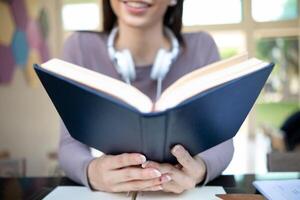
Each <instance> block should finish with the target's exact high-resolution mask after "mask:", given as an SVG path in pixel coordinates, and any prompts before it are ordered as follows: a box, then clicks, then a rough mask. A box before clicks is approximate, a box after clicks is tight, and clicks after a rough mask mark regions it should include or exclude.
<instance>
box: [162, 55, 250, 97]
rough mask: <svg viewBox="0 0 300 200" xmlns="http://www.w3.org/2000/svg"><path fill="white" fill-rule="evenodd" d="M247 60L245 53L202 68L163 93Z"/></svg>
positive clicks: (187, 75)
mask: <svg viewBox="0 0 300 200" xmlns="http://www.w3.org/2000/svg"><path fill="white" fill-rule="evenodd" d="M247 59H248V53H247V52H244V53H241V54H239V55H236V56H233V57H231V58H228V59H225V60H220V61H218V62H214V63H212V64H210V65H207V66H204V67H201V68H199V69H197V70H194V71H192V72H190V73H188V74H186V75H184V76H183V77H181V78H179V79H178V80H177V81H175V82H174V83H173V84H171V85H170V86H169V87H168V88H167V89H166V90H165V91H164V92H163V93H168V92H172V91H173V90H176V88H177V87H180V86H181V85H182V84H184V83H186V82H189V81H191V80H193V79H195V78H198V77H199V76H205V75H206V74H210V73H213V72H217V71H220V70H222V69H225V68H228V67H231V66H233V65H237V64H239V63H241V62H245V61H246V60H247Z"/></svg>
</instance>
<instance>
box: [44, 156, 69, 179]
mask: <svg viewBox="0 0 300 200" xmlns="http://www.w3.org/2000/svg"><path fill="white" fill-rule="evenodd" d="M47 158H48V164H47V166H48V169H47V172H48V176H50V177H62V176H64V175H65V174H64V172H63V170H62V169H61V168H60V166H59V164H58V153H57V152H56V151H52V152H49V153H48V155H47Z"/></svg>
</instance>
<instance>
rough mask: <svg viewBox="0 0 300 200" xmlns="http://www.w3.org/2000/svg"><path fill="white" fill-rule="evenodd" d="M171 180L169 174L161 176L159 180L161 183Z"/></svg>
mask: <svg viewBox="0 0 300 200" xmlns="http://www.w3.org/2000/svg"><path fill="white" fill-rule="evenodd" d="M171 180H172V178H171V176H169V175H166V176H163V177H162V178H161V182H162V183H166V182H169V181H171Z"/></svg>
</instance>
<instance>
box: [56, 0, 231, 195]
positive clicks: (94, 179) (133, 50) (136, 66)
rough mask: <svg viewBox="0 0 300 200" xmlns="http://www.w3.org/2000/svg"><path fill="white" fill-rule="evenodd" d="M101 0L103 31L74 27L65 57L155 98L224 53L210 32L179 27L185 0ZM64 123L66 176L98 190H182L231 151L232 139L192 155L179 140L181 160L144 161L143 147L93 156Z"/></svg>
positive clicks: (220, 165)
mask: <svg viewBox="0 0 300 200" xmlns="http://www.w3.org/2000/svg"><path fill="white" fill-rule="evenodd" d="M103 3H104V5H103V12H104V32H103V33H92V32H77V33H75V34H73V35H72V36H71V37H70V38H69V39H68V40H67V41H66V43H65V47H64V59H65V60H66V61H69V62H73V63H75V64H77V65H81V66H85V67H88V68H89V69H92V70H95V71H97V72H100V73H103V74H106V75H109V76H111V77H113V78H116V79H120V80H122V81H126V82H128V83H130V84H132V85H133V86H135V87H137V88H138V89H140V90H141V91H143V92H144V93H145V94H147V95H148V96H149V97H151V98H152V100H155V98H156V97H157V96H158V95H159V94H160V89H162V90H163V89H165V88H166V87H168V86H169V85H170V84H171V83H173V82H174V81H176V80H177V79H178V78H180V77H181V76H183V75H184V74H186V73H188V72H190V71H192V70H195V69H197V68H199V67H202V66H205V65H207V64H209V63H212V62H215V61H217V60H219V54H218V50H217V47H216V45H215V43H214V41H213V39H212V38H211V37H210V36H209V35H208V34H206V33H204V32H199V33H186V34H181V32H180V31H181V26H182V22H181V18H182V9H183V0H178V1H176V0H105V1H103ZM162 51H163V52H162ZM158 54H159V55H158ZM157 63H158V64H157ZM154 65H155V67H156V68H157V69H153V67H154ZM124 66H125V67H126V68H125V71H124V69H122V68H123V67H124ZM120 68H121V69H120ZM155 70H156V71H157V70H158V72H154V71H155ZM162 71H163V72H162ZM155 73H156V74H158V76H159V77H155ZM153 74H154V75H153ZM159 74H160V75H159ZM203 114H204V115H205V113H203ZM62 127H63V128H62V133H61V139H60V148H59V161H60V164H61V167H62V168H63V170H64V171H65V172H66V174H67V176H68V177H70V178H71V179H73V180H74V181H76V182H78V183H81V184H84V185H86V186H88V187H91V188H92V189H94V190H101V191H108V192H121V191H137V190H139V191H158V190H163V191H166V192H173V193H181V192H183V191H185V190H187V189H190V188H193V187H195V185H196V184H199V183H200V184H206V183H207V182H208V181H210V180H212V179H214V178H215V177H216V176H218V175H220V174H221V172H222V171H223V170H224V169H225V168H226V167H227V165H228V164H229V162H230V161H231V159H232V156H233V144H232V140H229V141H226V142H224V143H222V144H219V145H217V146H215V147H213V148H211V149H209V150H207V151H205V152H203V153H201V154H199V155H196V156H194V157H192V156H191V155H190V154H189V152H188V151H187V150H186V149H185V148H184V147H183V146H180V145H176V146H175V147H174V148H173V149H172V150H171V153H172V154H173V155H174V156H175V157H176V159H177V161H178V164H177V165H175V166H173V165H171V164H168V163H156V162H152V161H146V158H145V156H144V155H141V154H139V153H124V154H121V155H103V156H101V157H98V158H94V157H93V156H92V155H91V153H90V150H89V147H87V146H85V145H84V144H81V143H79V142H78V141H76V140H74V139H73V138H72V137H71V136H70V134H69V133H68V131H67V130H66V128H65V127H64V126H62ZM99 132H101V130H99ZM183 134H184V133H183ZM117 142H120V143H121V142H122V141H117Z"/></svg>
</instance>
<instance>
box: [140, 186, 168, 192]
mask: <svg viewBox="0 0 300 200" xmlns="http://www.w3.org/2000/svg"><path fill="white" fill-rule="evenodd" d="M160 190H163V187H162V186H161V185H158V186H153V187H148V188H144V189H143V190H142V191H145V192H146V191H160Z"/></svg>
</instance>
